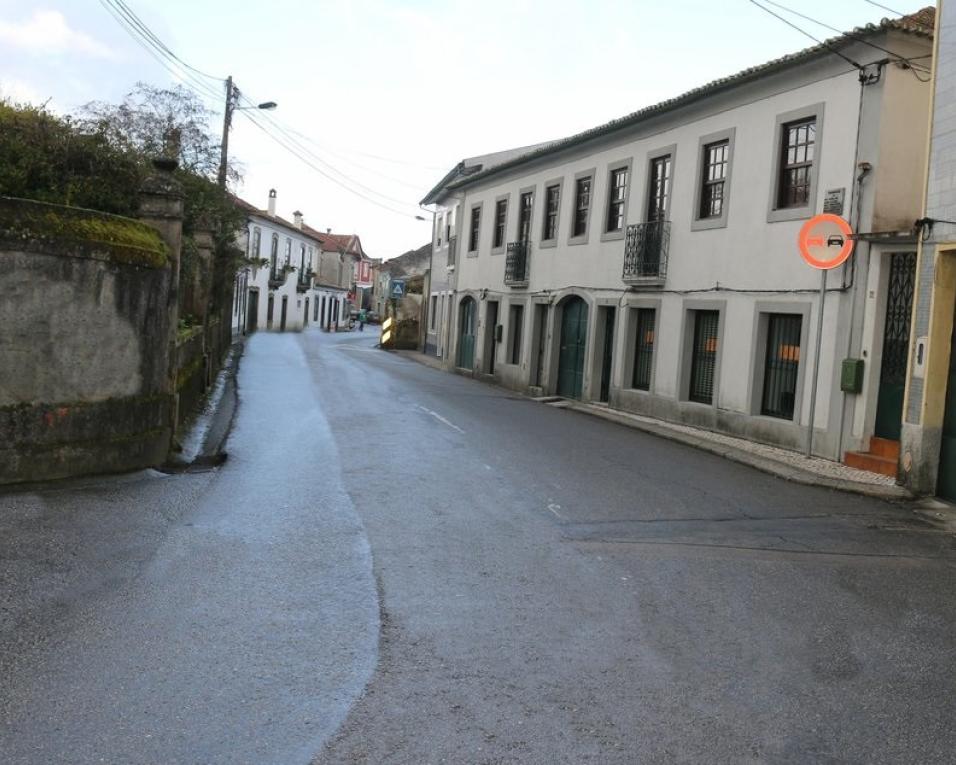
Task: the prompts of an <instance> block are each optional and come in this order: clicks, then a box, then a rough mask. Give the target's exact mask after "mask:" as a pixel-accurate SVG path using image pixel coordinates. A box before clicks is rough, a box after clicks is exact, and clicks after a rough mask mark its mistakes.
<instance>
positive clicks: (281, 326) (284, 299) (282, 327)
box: [279, 295, 289, 332]
mask: <svg viewBox="0 0 956 765" xmlns="http://www.w3.org/2000/svg"><path fill="white" fill-rule="evenodd" d="M288 310H289V296H288V295H283V296H282V313H281V314H279V331H280V332H285V319H286V314H287V313H288Z"/></svg>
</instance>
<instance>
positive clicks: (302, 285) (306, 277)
mask: <svg viewBox="0 0 956 765" xmlns="http://www.w3.org/2000/svg"><path fill="white" fill-rule="evenodd" d="M313 276H315V272H314V271H312V270H311V269H310V270H308V271H306V272H305V273H303V274H302V275H301V276H300V277H299V280H298V282H296V285H295V289H296V292H308V291H309V289H310V288H311V287H312V277H313Z"/></svg>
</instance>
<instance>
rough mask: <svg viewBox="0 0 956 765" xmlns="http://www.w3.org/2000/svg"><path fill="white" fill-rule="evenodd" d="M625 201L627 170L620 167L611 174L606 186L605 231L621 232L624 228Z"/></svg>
mask: <svg viewBox="0 0 956 765" xmlns="http://www.w3.org/2000/svg"><path fill="white" fill-rule="evenodd" d="M626 199H627V168H626V167H622V168H619V169H617V170H613V171H612V172H611V182H610V184H609V186H608V204H607V229H606V230H607V231H609V232H610V231H621V230H622V229H623V228H624V203H625V200H626Z"/></svg>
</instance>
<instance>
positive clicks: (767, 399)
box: [760, 313, 803, 420]
mask: <svg viewBox="0 0 956 765" xmlns="http://www.w3.org/2000/svg"><path fill="white" fill-rule="evenodd" d="M802 324H803V317H802V316H800V315H798V314H785V313H772V314H770V315H769V316H768V317H767V354H766V358H765V360H764V375H763V400H762V402H761V407H760V413H761V414H765V415H768V416H770V417H780V418H782V419H784V420H792V419H793V411H794V403H795V399H796V393H797V373H798V371H799V367H800V330H801V326H802Z"/></svg>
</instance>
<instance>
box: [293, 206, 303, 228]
mask: <svg viewBox="0 0 956 765" xmlns="http://www.w3.org/2000/svg"><path fill="white" fill-rule="evenodd" d="M292 222H293V223H294V224H295V227H296V228H298V229H301V228H302V213H301V212H300V211H299V210H296V211H295V212H294V213H292Z"/></svg>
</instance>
